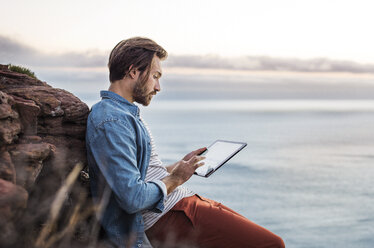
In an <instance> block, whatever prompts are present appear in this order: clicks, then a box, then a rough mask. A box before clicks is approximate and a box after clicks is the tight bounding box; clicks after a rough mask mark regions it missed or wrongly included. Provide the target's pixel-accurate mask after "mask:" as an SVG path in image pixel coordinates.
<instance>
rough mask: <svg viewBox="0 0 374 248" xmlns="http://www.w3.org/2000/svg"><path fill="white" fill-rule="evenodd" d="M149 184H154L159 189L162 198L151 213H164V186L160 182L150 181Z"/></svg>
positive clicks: (165, 191) (165, 190)
mask: <svg viewBox="0 0 374 248" xmlns="http://www.w3.org/2000/svg"><path fill="white" fill-rule="evenodd" d="M150 183H154V184H156V185H157V186H158V187H159V189H160V191H161V193H162V198H161V199H160V200H159V201H158V202H157V203H156V205H155V208H154V209H153V210H151V211H153V212H156V213H162V212H163V211H164V208H165V206H164V201H165V199H166V196H167V195H168V191H167V189H166V185H165V183H164V182H162V181H161V180H154V181H150Z"/></svg>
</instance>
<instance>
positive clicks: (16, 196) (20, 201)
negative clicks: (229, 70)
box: [0, 179, 28, 247]
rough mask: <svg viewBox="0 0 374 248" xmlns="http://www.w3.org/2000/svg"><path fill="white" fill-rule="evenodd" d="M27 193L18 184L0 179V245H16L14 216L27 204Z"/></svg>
mask: <svg viewBox="0 0 374 248" xmlns="http://www.w3.org/2000/svg"><path fill="white" fill-rule="evenodd" d="M27 199H28V193H27V191H26V190H25V189H23V188H22V187H20V186H17V185H14V184H13V183H11V182H8V181H5V180H3V179H0V247H17V246H15V245H14V244H15V243H16V241H17V238H18V236H20V235H19V234H18V233H17V232H16V228H15V223H14V221H13V219H14V217H15V216H17V215H19V214H20V213H22V211H23V210H24V209H25V208H26V206H27Z"/></svg>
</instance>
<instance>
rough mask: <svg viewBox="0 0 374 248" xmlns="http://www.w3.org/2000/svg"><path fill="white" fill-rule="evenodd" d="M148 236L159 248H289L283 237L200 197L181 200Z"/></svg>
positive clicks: (195, 196) (157, 223) (219, 204)
mask: <svg viewBox="0 0 374 248" xmlns="http://www.w3.org/2000/svg"><path fill="white" fill-rule="evenodd" d="M146 234H147V237H148V239H149V240H150V242H151V244H152V246H153V247H155V248H160V247H162V248H166V247H170V248H171V247H173V248H174V247H183V248H185V247H199V248H221V247H222V248H231V247H232V248H246V247H248V248H249V247H256V248H260V247H261V248H265V247H267V248H270V247H271V248H282V247H285V245H284V242H283V240H282V239H281V238H280V237H279V236H277V235H275V234H274V233H272V232H270V231H269V230H267V229H265V228H263V227H261V226H259V225H257V224H256V223H254V222H252V221H250V220H248V219H247V218H245V217H243V216H242V215H240V214H238V213H236V212H235V211H233V210H231V209H230V208H228V207H226V206H224V205H222V204H221V203H218V202H216V201H213V200H209V199H206V198H204V197H201V196H199V195H194V196H191V197H187V198H184V199H182V200H180V201H179V202H178V203H177V204H176V205H175V206H174V207H173V208H172V209H171V210H170V211H169V212H167V213H166V214H165V215H164V216H162V217H161V219H159V220H158V221H157V222H156V224H154V225H153V226H152V227H151V228H150V229H148V230H147V231H146Z"/></svg>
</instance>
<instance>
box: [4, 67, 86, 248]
mask: <svg viewBox="0 0 374 248" xmlns="http://www.w3.org/2000/svg"><path fill="white" fill-rule="evenodd" d="M88 113H89V109H88V107H87V105H86V104H85V103H83V102H82V101H80V100H79V99H78V98H77V97H75V96H74V95H73V94H71V93H69V92H67V91H65V90H62V89H55V88H53V87H51V86H49V85H48V84H47V83H45V82H42V81H40V80H37V79H35V78H32V77H30V76H27V75H24V74H20V73H16V72H12V71H10V70H9V69H8V66H4V65H0V247H17V246H21V247H33V246H40V247H48V246H54V247H56V246H55V245H54V244H60V245H61V242H60V243H58V242H57V241H61V240H64V239H66V237H67V235H66V232H76V228H75V226H74V227H72V226H70V227H71V229H70V230H65V229H64V227H66V226H67V225H70V224H71V221H72V219H71V216H73V214H72V213H74V214H75V217H76V214H77V213H79V212H80V211H83V208H85V207H87V206H86V205H85V203H84V200H81V199H82V196H84V197H86V195H87V187H85V186H84V183H83V182H84V176H85V175H86V174H85V173H84V172H83V171H81V169H82V168H83V167H84V165H85V164H86V156H85V141H84V136H85V128H86V119H87V115H88ZM82 165H83V166H82ZM74 167H77V168H78V170H77V169H76V170H75V171H79V172H80V173H81V175H72V178H73V179H74V180H71V181H70V184H69V185H67V182H66V178H67V176H68V175H69V173H70V175H71V171H72V170H73V168H74ZM79 176H80V178H81V182H77V180H75V178H78V181H79ZM82 179H83V180H82ZM64 190H65V191H64ZM56 197H60V198H61V199H57V200H56ZM79 199H80V200H79ZM84 199H85V198H84ZM77 202H80V203H79V204H78V203H77ZM77 204H78V205H77ZM57 205H58V206H57ZM77 208H78V210H77ZM53 209H54V210H55V212H56V209H57V210H58V213H57V214H56V213H53V211H52V210H53ZM74 211H75V212H74ZM77 211H78V212H77ZM86 216H88V215H86ZM46 226H47V227H46ZM72 230H73V231H72ZM63 231H66V232H65V233H63ZM72 236H74V235H70V236H69V239H72ZM51 238H52V239H51ZM66 242H67V241H66V240H65V244H67V243H66Z"/></svg>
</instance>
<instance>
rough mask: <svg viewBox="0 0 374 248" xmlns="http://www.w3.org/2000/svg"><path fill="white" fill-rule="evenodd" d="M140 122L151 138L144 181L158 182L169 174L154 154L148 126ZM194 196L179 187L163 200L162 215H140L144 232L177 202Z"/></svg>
mask: <svg viewBox="0 0 374 248" xmlns="http://www.w3.org/2000/svg"><path fill="white" fill-rule="evenodd" d="M140 120H141V121H142V122H143V124H144V126H145V128H146V129H147V131H148V134H149V137H150V138H151V147H152V151H151V158H150V160H149V166H148V170H147V175H146V177H145V181H146V182H148V181H152V180H156V179H159V180H160V179H162V178H164V177H166V176H168V175H170V173H169V172H168V171H167V170H166V167H165V166H164V165H163V164H162V161H161V160H160V158H159V157H158V154H157V153H156V145H155V142H154V139H153V136H152V133H151V131H150V129H149V127H148V125H147V124H146V123H145V121H144V120H143V118H141V117H140ZM194 194H195V193H194V192H192V191H191V190H189V189H188V188H186V187H183V186H179V187H177V188H176V189H175V190H174V191H173V192H171V193H170V194H169V195H167V197H166V198H165V202H164V206H165V208H164V211H163V212H162V213H154V212H152V211H148V210H145V211H143V212H142V215H143V220H144V230H147V229H149V228H151V227H152V226H153V225H154V224H155V223H156V222H157V221H158V220H159V219H160V218H161V217H162V216H163V215H164V214H166V213H167V212H168V211H169V210H170V209H172V208H173V207H174V205H175V204H177V202H178V201H180V200H181V199H183V198H185V197H189V196H192V195H194Z"/></svg>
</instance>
